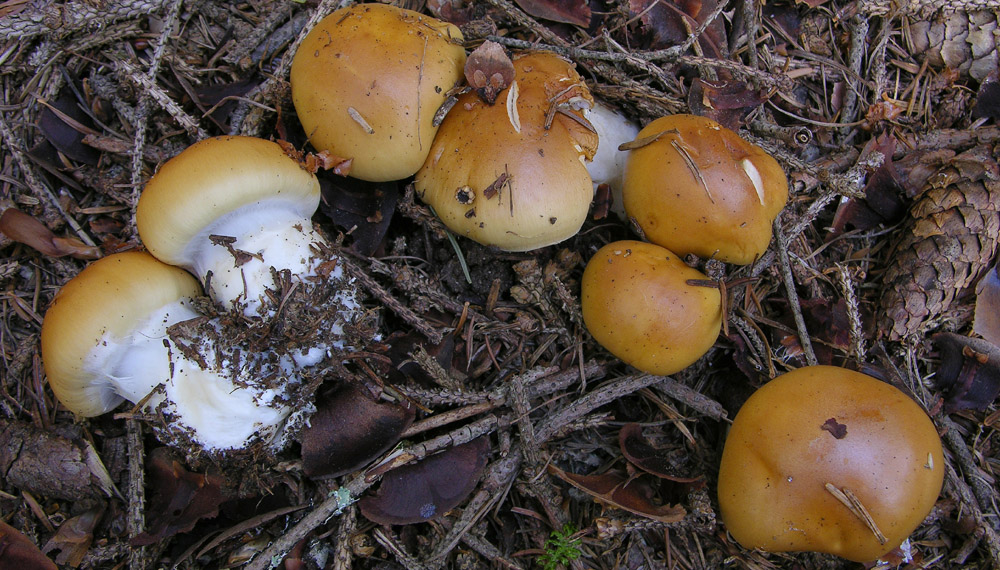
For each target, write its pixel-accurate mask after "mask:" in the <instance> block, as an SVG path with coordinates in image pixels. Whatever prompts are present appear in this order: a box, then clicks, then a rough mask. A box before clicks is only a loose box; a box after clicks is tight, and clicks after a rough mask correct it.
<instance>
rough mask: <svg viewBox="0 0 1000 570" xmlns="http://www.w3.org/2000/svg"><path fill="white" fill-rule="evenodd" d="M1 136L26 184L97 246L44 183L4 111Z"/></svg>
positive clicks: (81, 237) (86, 239)
mask: <svg viewBox="0 0 1000 570" xmlns="http://www.w3.org/2000/svg"><path fill="white" fill-rule="evenodd" d="M0 136H2V137H3V143H4V147H5V148H6V149H8V151H9V152H10V153H11V154H13V155H14V160H15V161H17V166H18V168H20V170H21V177H22V178H24V182H25V184H27V185H28V188H30V189H31V190H32V191H33V192H34V193H35V195H36V196H37V197H39V198H47V199H48V200H47V201H48V203H49V205H50V206H52V207H53V208H55V209H56V211H58V212H59V214H61V215H62V217H63V219H64V220H66V223H67V224H69V227H71V228H73V232H74V233H76V235H77V237H79V238H80V241H82V242H83V243H85V244H87V245H89V246H92V247H95V246H96V244H95V243H94V240H93V239H91V238H90V236H89V235H87V232H85V231H83V228H82V227H80V224H79V222H77V221H76V219H75V218H73V217H72V216H70V215H69V213H68V212H66V210H64V209H63V207H62V205H60V204H59V200H57V199H56V197H55V195H53V193H52V190H51V189H50V188H49V187H48V186H47V185H45V184H42V182H41V180H39V179H38V176H37V175H36V174H35V170H34V168H32V166H31V163H30V162H29V161H28V158H27V157H26V156H25V153H24V151H23V150H22V149H21V147H20V145H19V144H18V143H17V139H16V138H15V137H14V132H13V131H12V130H11V129H10V125H8V124H7V118H6V117H5V116H4V114H3V113H0Z"/></svg>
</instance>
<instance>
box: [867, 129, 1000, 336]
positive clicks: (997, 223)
mask: <svg viewBox="0 0 1000 570" xmlns="http://www.w3.org/2000/svg"><path fill="white" fill-rule="evenodd" d="M998 210H1000V167H998V166H997V163H996V161H995V160H994V158H993V156H992V154H991V152H990V149H988V148H986V147H977V148H975V149H972V150H970V151H967V152H964V153H962V154H960V155H958V156H956V157H954V158H953V159H951V161H950V162H949V163H948V164H947V165H945V166H944V167H942V168H941V169H940V170H938V171H937V173H935V174H934V175H932V176H931V177H930V178H929V179H928V180H927V183H926V185H925V186H924V189H923V191H922V193H921V194H920V195H919V196H918V197H917V199H916V201H915V202H914V203H913V205H912V206H911V207H910V212H909V216H908V218H907V220H906V221H905V222H904V226H903V227H902V228H901V229H900V231H899V233H898V235H897V238H896V240H897V241H896V243H895V244H893V247H892V248H890V250H889V258H888V261H887V263H888V267H887V268H886V270H885V273H884V274H883V276H882V298H881V302H880V304H879V306H880V311H879V315H880V318H879V332H880V334H881V335H882V336H886V337H888V338H889V339H890V340H900V339H903V338H906V337H913V336H915V335H917V334H920V333H922V332H923V331H924V330H925V329H926V328H928V325H929V324H930V323H929V322H928V321H931V320H933V319H935V318H936V317H938V316H940V315H941V314H942V313H943V312H945V311H946V310H947V309H948V308H949V306H950V305H951V303H952V301H954V300H955V297H956V296H958V295H959V294H960V293H961V292H962V291H964V290H965V289H967V288H968V287H969V286H970V285H972V284H974V283H975V282H976V280H977V279H978V278H979V277H980V276H981V275H982V274H983V272H984V271H985V270H986V268H987V265H988V264H989V262H990V260H991V259H992V258H993V255H994V254H995V253H996V250H997V240H998V238H1000V212H998Z"/></svg>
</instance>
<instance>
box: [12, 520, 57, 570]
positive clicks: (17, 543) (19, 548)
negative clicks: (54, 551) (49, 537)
mask: <svg viewBox="0 0 1000 570" xmlns="http://www.w3.org/2000/svg"><path fill="white" fill-rule="evenodd" d="M0 567H3V568H23V569H24V570H59V567H58V566H56V564H55V562H52V561H51V560H49V559H48V558H46V556H45V555H44V554H42V551H41V550H39V549H38V547H37V546H35V543H34V542H31V539H29V538H28V537H27V536H24V533H22V532H21V531H19V530H17V529H16V528H14V527H12V526H10V525H9V524H7V523H5V522H3V521H2V520H0Z"/></svg>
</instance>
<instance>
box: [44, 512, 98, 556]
mask: <svg viewBox="0 0 1000 570" xmlns="http://www.w3.org/2000/svg"><path fill="white" fill-rule="evenodd" d="M103 514H104V506H103V505H101V506H99V507H96V508H93V509H90V510H89V511H86V512H84V513H83V514H80V515H77V516H75V517H73V518H71V519H69V520H68V521H66V522H64V523H62V524H61V525H60V526H59V530H58V531H56V534H55V535H54V536H53V537H52V538H50V539H49V541H48V542H46V543H45V546H44V547H42V552H44V553H45V554H49V553H50V552H52V551H54V550H58V551H59V555H58V556H56V563H58V564H63V565H66V566H70V567H72V568H77V567H78V566H80V564H81V563H82V562H83V558H84V556H86V555H87V551H88V550H89V549H90V544H91V543H92V542H93V541H94V529H95V528H97V523H98V522H100V520H101V516H102V515H103Z"/></svg>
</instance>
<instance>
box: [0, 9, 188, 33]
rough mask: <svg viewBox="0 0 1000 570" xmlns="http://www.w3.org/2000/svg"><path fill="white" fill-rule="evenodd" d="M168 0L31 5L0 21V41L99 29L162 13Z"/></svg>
mask: <svg viewBox="0 0 1000 570" xmlns="http://www.w3.org/2000/svg"><path fill="white" fill-rule="evenodd" d="M169 1H170V0H117V1H111V2H101V3H95V2H67V3H65V4H59V3H55V2H45V3H37V4H36V3H32V4H29V6H31V7H30V8H29V9H27V10H25V11H24V12H21V13H19V14H12V15H8V16H5V17H3V18H0V42H4V43H6V42H8V41H11V40H18V41H24V40H28V39H31V38H33V37H35V36H40V35H65V34H69V33H71V32H75V31H77V30H82V29H84V28H87V27H93V28H95V29H101V28H105V27H107V26H108V25H109V24H112V23H114V22H117V21H119V20H136V19H140V18H145V17H148V16H149V15H150V14H151V13H153V12H159V11H160V10H162V9H163V7H164V6H166V5H167V3H168V2H169ZM35 6H38V7H37V8H36V7H35Z"/></svg>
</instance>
